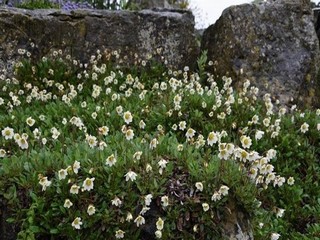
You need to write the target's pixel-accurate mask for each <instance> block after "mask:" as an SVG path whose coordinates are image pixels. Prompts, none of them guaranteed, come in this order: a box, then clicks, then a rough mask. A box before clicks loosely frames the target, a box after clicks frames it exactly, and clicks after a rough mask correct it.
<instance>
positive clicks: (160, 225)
mask: <svg viewBox="0 0 320 240" xmlns="http://www.w3.org/2000/svg"><path fill="white" fill-rule="evenodd" d="M163 224H164V221H163V220H162V218H160V217H159V218H158V221H157V222H156V226H157V229H158V230H162V229H163Z"/></svg>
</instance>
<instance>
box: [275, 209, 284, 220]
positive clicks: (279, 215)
mask: <svg viewBox="0 0 320 240" xmlns="http://www.w3.org/2000/svg"><path fill="white" fill-rule="evenodd" d="M284 212H285V209H282V208H276V216H277V218H281V217H283V214H284Z"/></svg>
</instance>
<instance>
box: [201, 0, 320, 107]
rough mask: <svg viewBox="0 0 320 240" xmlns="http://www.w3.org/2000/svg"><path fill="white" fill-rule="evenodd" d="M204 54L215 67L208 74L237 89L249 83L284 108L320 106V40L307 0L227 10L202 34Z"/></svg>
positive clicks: (253, 5) (267, 3)
mask: <svg viewBox="0 0 320 240" xmlns="http://www.w3.org/2000/svg"><path fill="white" fill-rule="evenodd" d="M202 50H208V58H209V59H211V60H213V61H214V63H215V64H214V66H213V67H212V68H210V69H209V70H210V71H212V72H213V73H214V74H216V75H218V76H220V77H221V76H223V75H226V74H227V75H228V76H230V77H232V78H233V79H234V81H235V82H236V85H237V86H238V87H239V86H240V85H242V83H243V81H244V80H245V79H249V80H251V82H252V83H253V84H254V85H256V86H258V87H259V88H260V92H261V94H264V93H266V92H270V93H272V94H273V96H275V97H276V98H277V99H279V100H280V102H281V103H282V104H289V103H298V104H300V105H312V106H318V105H319V96H320V94H319V93H320V87H319V80H318V78H317V75H318V66H319V56H320V55H319V41H318V38H317V34H316V32H315V28H314V18H313V13H312V10H311V5H310V2H309V1H308V0H307V1H306V0H294V1H291V0H290V1H287V0H276V1H267V2H263V3H261V4H243V5H238V6H231V7H229V8H227V9H226V10H224V12H223V13H222V16H221V17H220V18H219V19H218V21H217V22H216V23H215V24H214V25H211V26H210V27H209V28H208V29H207V30H206V31H205V32H204V35H203V38H202ZM292 100H293V102H292Z"/></svg>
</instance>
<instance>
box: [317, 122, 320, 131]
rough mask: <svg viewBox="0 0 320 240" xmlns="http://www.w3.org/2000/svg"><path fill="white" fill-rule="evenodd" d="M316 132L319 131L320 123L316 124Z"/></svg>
mask: <svg viewBox="0 0 320 240" xmlns="http://www.w3.org/2000/svg"><path fill="white" fill-rule="evenodd" d="M317 130H318V131H320V123H318V124H317Z"/></svg>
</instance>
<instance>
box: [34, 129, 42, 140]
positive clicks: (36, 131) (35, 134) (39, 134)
mask: <svg viewBox="0 0 320 240" xmlns="http://www.w3.org/2000/svg"><path fill="white" fill-rule="evenodd" d="M32 133H33V135H34V138H35V139H40V136H41V132H40V131H39V129H38V128H35V129H34V130H33V131H32Z"/></svg>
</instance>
